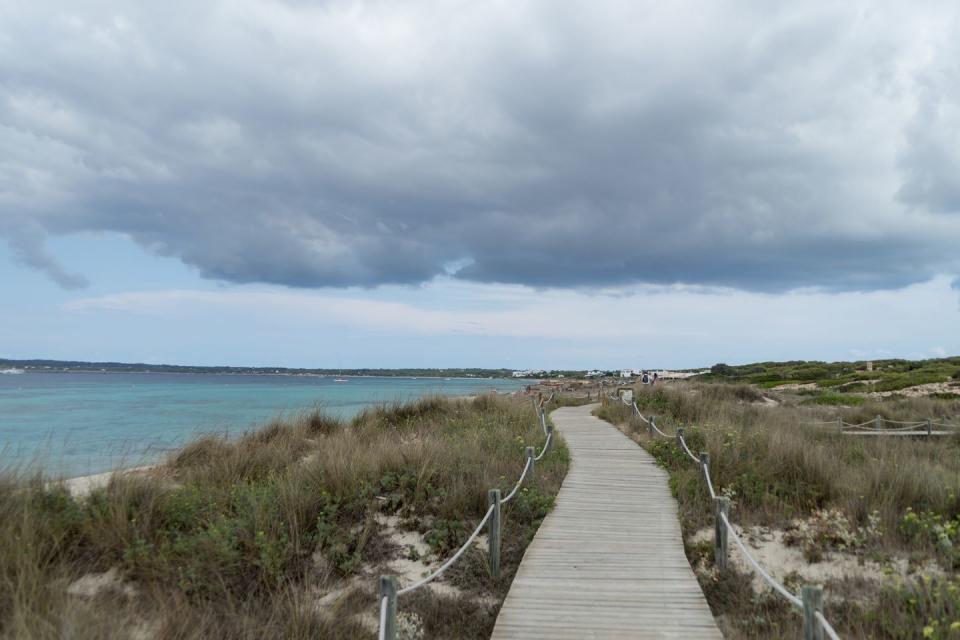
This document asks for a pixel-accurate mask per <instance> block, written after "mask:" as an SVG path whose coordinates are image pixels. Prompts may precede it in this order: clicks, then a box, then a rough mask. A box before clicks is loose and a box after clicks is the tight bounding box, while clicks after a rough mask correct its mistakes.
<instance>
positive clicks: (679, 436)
mask: <svg viewBox="0 0 960 640" xmlns="http://www.w3.org/2000/svg"><path fill="white" fill-rule="evenodd" d="M681 440H683V427H677V446H678V447H680V448H683V445H682V444H680V441H681Z"/></svg>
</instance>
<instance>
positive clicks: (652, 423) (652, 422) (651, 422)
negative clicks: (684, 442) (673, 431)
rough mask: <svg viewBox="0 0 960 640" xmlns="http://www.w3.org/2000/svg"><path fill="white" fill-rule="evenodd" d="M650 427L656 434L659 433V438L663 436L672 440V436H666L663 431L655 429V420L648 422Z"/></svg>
mask: <svg viewBox="0 0 960 640" xmlns="http://www.w3.org/2000/svg"><path fill="white" fill-rule="evenodd" d="M650 426H651V427H653V430H654V431H656V432H657V433H659V434H660V435H661V436H663V437H664V438H672V437H673V436H668V435H667V434H665V433H664V432H663V431H660V429H658V428H657V421H656V420H651V421H650Z"/></svg>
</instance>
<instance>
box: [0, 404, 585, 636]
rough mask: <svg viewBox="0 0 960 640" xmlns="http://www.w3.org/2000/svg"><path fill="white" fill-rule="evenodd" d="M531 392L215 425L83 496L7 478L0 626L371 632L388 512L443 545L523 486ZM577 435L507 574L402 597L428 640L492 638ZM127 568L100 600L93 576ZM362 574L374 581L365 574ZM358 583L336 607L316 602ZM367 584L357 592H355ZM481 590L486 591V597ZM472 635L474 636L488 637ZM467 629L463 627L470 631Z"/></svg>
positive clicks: (526, 515) (85, 632) (541, 491)
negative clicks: (257, 424)
mask: <svg viewBox="0 0 960 640" xmlns="http://www.w3.org/2000/svg"><path fill="white" fill-rule="evenodd" d="M542 439H543V438H542V432H541V431H540V429H539V425H538V422H537V420H536V417H535V414H534V412H533V410H532V409H531V407H530V403H529V401H525V400H520V399H511V398H501V397H494V396H484V397H480V398H477V399H474V400H444V399H439V398H427V399H423V400H420V401H416V402H412V403H408V404H404V405H396V406H389V407H379V408H376V409H370V410H367V411H365V412H364V413H362V414H361V415H359V416H358V417H357V418H356V419H354V420H353V421H351V422H350V423H342V422H340V421H337V420H333V419H330V418H328V417H325V416H323V415H322V414H319V413H311V414H307V415H304V416H301V417H299V418H297V419H294V420H291V421H275V422H272V423H270V424H268V425H266V426H264V427H263V428H261V429H260V430H258V431H255V432H251V433H248V434H246V435H244V436H242V437H240V438H238V439H235V440H228V439H225V438H219V437H207V438H203V439H200V440H198V441H195V442H193V443H191V444H189V445H187V446H186V447H184V448H183V449H182V450H180V451H178V452H176V453H175V454H173V455H172V456H171V457H170V459H169V461H168V462H167V463H166V465H164V466H163V468H161V469H160V470H159V471H158V472H157V473H155V474H153V475H150V476H146V477H143V476H124V477H119V476H116V477H115V478H114V479H113V480H112V481H111V482H110V484H109V485H108V486H107V487H106V488H104V489H102V490H98V491H95V492H94V493H92V494H91V495H90V496H89V497H87V498H85V499H75V498H73V497H71V496H70V494H69V493H68V492H67V491H66V490H64V489H63V488H61V487H57V486H51V485H49V483H46V482H44V479H43V478H41V477H36V478H32V479H25V478H22V477H19V476H17V474H15V473H12V472H8V473H6V474H4V475H3V477H0V636H2V637H9V638H61V637H70V638H102V637H131V638H134V637H135V638H211V637H223V638H263V637H289V638H308V637H309V638H363V637H373V633H372V631H371V630H370V628H369V627H367V626H364V625H363V624H362V619H361V618H362V615H364V614H367V615H369V614H371V613H372V611H373V610H374V606H375V605H374V600H375V596H374V592H373V590H374V589H375V580H374V576H375V573H376V572H377V571H378V570H379V564H380V563H382V562H383V561H384V560H386V559H388V558H390V557H392V556H393V555H395V554H396V553H397V552H398V550H397V549H395V548H393V547H391V545H390V544H389V541H386V540H384V539H383V538H382V536H381V535H380V527H379V526H378V525H377V524H376V522H375V519H374V517H373V516H374V515H375V514H376V513H384V514H390V515H399V516H401V517H402V518H403V521H404V522H405V524H407V526H408V527H409V528H411V529H418V530H421V531H423V532H424V533H425V535H426V537H427V539H428V540H430V541H431V544H433V545H434V548H435V549H436V551H437V552H438V553H440V554H441V555H442V554H443V553H444V552H445V551H446V550H447V549H448V548H453V547H455V546H458V545H459V544H460V543H461V542H462V541H463V539H465V536H466V532H468V531H469V529H470V528H472V523H473V522H476V521H477V520H478V519H479V517H481V516H482V514H483V513H484V512H485V511H486V507H487V490H488V489H490V488H493V487H499V488H501V489H508V488H509V487H510V486H511V485H512V481H513V480H514V479H515V478H516V477H517V476H518V475H519V473H520V470H521V468H522V452H523V447H524V445H525V444H536V445H539V444H540V443H541V442H542ZM566 461H567V456H566V450H565V448H564V447H563V445H562V443H560V446H558V447H557V448H556V449H555V451H554V452H551V454H550V455H548V456H547V457H546V458H545V460H544V464H540V465H538V466H537V471H538V474H537V475H538V484H537V486H536V488H532V489H530V490H528V491H524V492H522V493H521V494H518V499H517V501H516V503H515V506H514V505H511V509H510V510H509V512H508V513H506V514H505V522H504V526H505V536H506V542H507V543H506V545H505V548H504V558H503V566H504V576H503V577H502V578H501V579H500V580H493V579H492V578H490V576H489V575H487V574H486V570H485V566H486V565H485V561H484V560H483V557H482V552H480V551H475V552H472V554H468V556H467V557H468V559H469V562H467V563H466V564H465V565H464V566H463V567H460V568H458V571H457V573H456V574H455V575H454V580H455V581H456V583H457V584H458V586H460V587H461V589H462V593H463V594H464V595H463V596H462V597H461V598H460V599H459V600H456V601H455V602H453V603H450V602H446V603H444V605H443V606H440V605H439V604H438V603H437V602H436V601H434V600H432V599H431V598H430V597H429V596H428V595H427V594H424V595H422V596H419V597H417V598H412V599H410V600H409V601H403V602H401V609H403V610H407V611H413V612H417V613H418V614H420V615H421V617H422V618H423V621H424V626H425V628H426V629H427V631H428V633H431V632H434V633H433V635H431V637H445V635H446V634H445V632H444V629H458V625H459V624H460V623H461V622H465V621H472V622H473V623H474V624H473V627H469V628H468V627H460V628H459V630H458V631H456V632H455V633H451V634H449V635H446V637H487V636H488V635H489V630H490V627H492V621H493V620H494V619H495V615H496V611H497V609H498V607H499V601H500V600H501V599H502V597H503V596H504V595H505V592H506V589H507V586H508V585H509V580H510V579H511V577H512V574H513V572H514V571H515V569H516V565H517V564H518V562H519V558H520V556H521V555H522V550H523V548H524V547H525V545H526V544H527V542H528V541H529V539H530V538H531V537H532V535H533V532H534V531H535V530H536V527H537V526H538V524H539V521H540V520H541V519H542V518H543V517H544V515H545V514H546V512H547V510H548V509H549V508H550V506H551V504H552V498H553V495H555V493H556V491H557V490H558V488H559V484H560V482H561V480H562V478H563V475H564V473H565V471H566V464H567V462H566ZM111 569H113V570H115V571H116V572H117V575H118V576H119V581H118V582H117V583H116V584H114V585H113V586H112V587H110V588H106V589H102V590H100V592H99V593H98V594H97V595H95V596H89V597H83V596H77V595H71V594H69V593H68V586H69V585H71V583H74V582H75V581H76V580H77V579H78V578H80V577H82V576H84V575H86V574H90V573H99V572H106V571H108V570H111ZM357 578H360V579H361V580H360V582H356V579H357ZM345 585H353V586H352V587H351V588H349V589H347V594H346V596H345V597H344V598H341V599H340V600H339V602H338V603H337V605H336V606H334V607H332V608H330V609H323V608H321V607H320V606H318V599H319V597H320V596H321V595H323V594H324V593H325V592H327V591H329V590H330V589H333V588H336V587H343V586H345ZM357 585H359V586H357ZM479 596H483V598H479ZM474 630H475V631H474ZM465 631H466V632H465Z"/></svg>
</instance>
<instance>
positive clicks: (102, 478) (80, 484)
mask: <svg viewBox="0 0 960 640" xmlns="http://www.w3.org/2000/svg"><path fill="white" fill-rule="evenodd" d="M157 467H158V465H155V464H150V465H144V466H142V467H131V468H129V469H115V470H114V471H107V472H106V473H95V474H93V475H89V476H78V477H76V478H67V479H65V480H62V481H61V482H62V484H63V486H64V487H66V489H67V491H69V492H70V495H72V496H73V497H74V498H83V497H85V496H88V495H90V494H91V493H92V492H94V491H96V490H97V489H102V488H104V487H106V486H107V485H108V484H110V479H111V478H112V477H113V476H114V474H117V473H119V474H122V475H135V474H142V473H146V472H148V471H151V470H153V469H156V468H157Z"/></svg>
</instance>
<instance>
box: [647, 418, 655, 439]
mask: <svg viewBox="0 0 960 640" xmlns="http://www.w3.org/2000/svg"><path fill="white" fill-rule="evenodd" d="M653 418H654V417H653V416H647V431H649V432H650V437H651V438H652V437H653V433H654V432H653Z"/></svg>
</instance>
